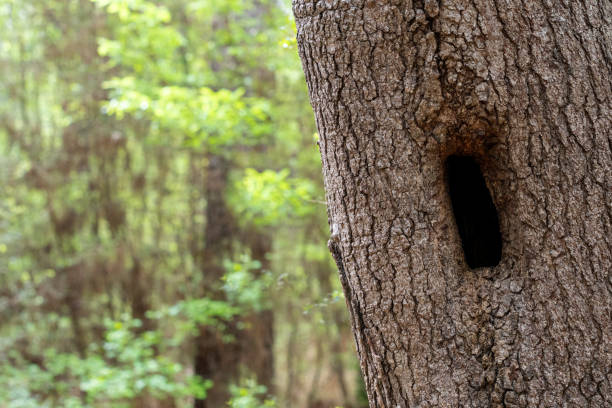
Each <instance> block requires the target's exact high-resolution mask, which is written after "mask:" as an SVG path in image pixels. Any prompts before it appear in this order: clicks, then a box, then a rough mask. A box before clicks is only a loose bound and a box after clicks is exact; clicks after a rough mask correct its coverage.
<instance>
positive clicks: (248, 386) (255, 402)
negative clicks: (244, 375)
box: [228, 379, 277, 408]
mask: <svg viewBox="0 0 612 408" xmlns="http://www.w3.org/2000/svg"><path fill="white" fill-rule="evenodd" d="M266 392H267V389H266V387H264V386H263V385H258V384H257V382H256V381H255V380H253V379H247V380H245V381H243V383H242V385H240V386H238V385H230V394H231V395H232V398H231V399H230V400H229V402H228V406H229V407H231V408H269V407H276V406H277V405H276V402H275V401H274V400H273V399H266V398H265V395H266ZM262 400H263V401H262Z"/></svg>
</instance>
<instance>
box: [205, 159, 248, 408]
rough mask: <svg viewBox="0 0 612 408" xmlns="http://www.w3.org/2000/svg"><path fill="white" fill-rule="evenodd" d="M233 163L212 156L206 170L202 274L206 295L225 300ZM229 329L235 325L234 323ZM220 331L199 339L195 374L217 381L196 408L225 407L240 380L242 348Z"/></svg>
mask: <svg viewBox="0 0 612 408" xmlns="http://www.w3.org/2000/svg"><path fill="white" fill-rule="evenodd" d="M229 170H230V162H229V161H228V160H227V159H226V158H224V157H223V156H220V155H214V154H209V155H208V166H207V168H206V182H205V183H206V186H205V190H206V191H205V193H206V227H205V231H204V250H203V253H202V272H203V273H204V289H205V294H206V296H209V297H213V298H217V299H222V298H223V293H222V292H221V291H220V289H219V284H220V279H221V277H222V276H223V274H224V273H225V270H224V268H223V259H224V258H225V257H228V256H229V251H230V246H231V237H232V230H233V219H232V216H231V213H230V211H229V208H227V204H226V202H225V191H226V189H227V183H228V176H229ZM229 326H232V324H231V322H230V324H229ZM228 331H229V332H230V333H227V332H226V333H221V332H220V331H219V330H218V328H214V327H202V328H201V329H200V333H199V335H198V336H197V338H196V339H195V344H196V355H195V360H194V371H195V374H197V375H199V376H201V377H202V378H205V379H210V380H212V381H213V387H212V388H211V389H210V390H209V391H208V393H207V396H206V399H204V400H199V399H198V400H196V401H195V403H194V407H195V408H208V407H222V406H224V405H225V403H226V402H227V401H228V400H229V392H228V390H227V386H228V384H229V383H230V382H231V381H232V380H233V379H234V378H235V377H236V374H237V372H238V365H239V363H240V357H239V347H238V345H237V343H236V342H228V341H227V340H225V339H224V338H223V336H224V335H225V334H232V333H231V332H232V331H233V327H228Z"/></svg>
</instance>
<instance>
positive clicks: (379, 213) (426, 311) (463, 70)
mask: <svg viewBox="0 0 612 408" xmlns="http://www.w3.org/2000/svg"><path fill="white" fill-rule="evenodd" d="M293 9H294V14H295V16H296V22H297V28H298V45H299V52H300V56H301V59H302V62H303V67H304V73H305V75H306V80H307V82H308V85H309V92H310V98H311V102H312V106H313V109H314V112H315V118H316V121H317V126H318V129H319V133H320V136H321V137H320V142H319V143H320V150H321V157H322V164H323V174H324V179H325V187H326V192H327V202H328V206H329V210H328V211H329V220H330V225H332V231H334V234H333V235H332V240H330V249H331V250H332V253H333V254H334V257H335V259H336V261H337V263H338V266H339V269H340V270H341V277H342V280H343V286H344V290H345V293H346V295H347V296H346V297H347V304H348V307H349V310H350V313H351V316H352V325H353V331H354V333H355V340H356V345H357V351H358V353H359V356H360V361H361V368H362V372H363V374H364V377H365V382H366V388H367V390H368V395H369V399H370V405H371V406H373V407H374V406H377V407H378V406H380V407H397V406H401V407H404V406H410V407H429V406H431V407H434V406H436V407H446V406H474V407H487V406H507V407H527V406H530V407H531V406H550V407H552V406H580V407H582V406H593V407H604V406H610V405H612V395H611V393H612V391H611V389H610V380H611V378H612V372H611V369H610V367H612V347H611V344H612V342H611V333H612V327H611V324H610V320H611V319H610V313H611V312H612V300H611V297H612V295H611V294H612V278H611V275H610V273H611V272H610V271H612V238H611V237H612V223H611V220H612V140H611V139H612V137H611V135H610V130H609V129H610V126H611V125H612V123H611V122H612V104H611V100H610V99H611V97H610V95H612V85H611V75H610V74H611V73H612V64H611V62H610V61H611V56H612V47H611V46H610V45H611V44H612V30H611V28H610V27H611V21H612V5H610V3H609V2H608V3H606V2H597V1H595V0H588V1H561V0H538V1H522V0H444V1H435V0H424V1H419V0H414V1H410V0H381V1H373V0H354V1H347V0H329V1H322V0H320V1H313V0H310V1H308V0H294V3H293ZM453 154H457V155H470V156H473V157H475V158H476V160H477V161H478V163H479V164H480V165H481V169H482V172H483V174H484V176H485V182H486V184H487V186H488V187H489V190H490V192H491V195H492V199H493V202H494V204H495V206H496V207H497V209H498V212H499V222H500V231H501V235H502V240H503V249H502V259H501V262H500V263H499V265H498V266H496V267H492V268H479V269H476V270H470V268H469V267H468V266H467V265H466V264H465V262H464V260H463V254H462V249H461V242H460V240H459V234H458V231H457V227H456V225H455V224H454V221H453V217H452V208H451V203H450V200H449V198H448V194H447V190H446V186H445V182H444V161H445V159H446V158H447V157H448V156H450V155H453Z"/></svg>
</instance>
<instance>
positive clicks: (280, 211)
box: [230, 168, 315, 226]
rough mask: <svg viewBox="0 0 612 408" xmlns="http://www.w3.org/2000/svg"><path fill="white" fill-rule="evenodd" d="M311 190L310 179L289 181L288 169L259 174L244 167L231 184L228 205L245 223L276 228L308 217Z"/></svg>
mask: <svg viewBox="0 0 612 408" xmlns="http://www.w3.org/2000/svg"><path fill="white" fill-rule="evenodd" d="M314 191H315V188H314V185H313V184H312V182H311V181H310V180H307V179H302V178H291V177H289V170H288V169H283V170H281V171H278V172H277V171H273V170H264V171H261V172H260V171H257V170H255V169H251V168H247V169H245V171H244V176H243V177H242V178H241V179H239V180H237V181H236V182H235V184H234V189H233V191H232V193H233V196H231V197H230V202H231V203H232V204H233V206H234V208H235V211H236V212H237V213H238V214H240V216H241V219H242V220H244V221H245V222H254V223H255V224H258V225H262V226H269V225H278V223H286V222H288V221H289V222H291V221H292V220H293V219H296V218H304V217H306V216H308V215H310V214H312V212H313V211H314V208H313V205H312V197H313V196H314Z"/></svg>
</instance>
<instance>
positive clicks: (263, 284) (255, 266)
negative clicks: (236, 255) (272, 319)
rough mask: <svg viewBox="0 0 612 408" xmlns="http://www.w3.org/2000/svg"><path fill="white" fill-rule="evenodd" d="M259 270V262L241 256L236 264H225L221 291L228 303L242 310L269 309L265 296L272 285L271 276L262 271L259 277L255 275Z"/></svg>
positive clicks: (267, 272) (231, 262)
mask: <svg viewBox="0 0 612 408" xmlns="http://www.w3.org/2000/svg"><path fill="white" fill-rule="evenodd" d="M260 268H261V262H259V261H257V260H253V259H251V258H250V257H249V256H247V255H243V256H242V258H241V259H240V260H239V261H238V262H234V261H229V260H227V261H226V262H225V270H226V271H227V272H226V273H225V275H224V276H223V291H224V292H225V293H226V295H227V299H228V301H230V302H231V303H232V304H235V305H238V306H239V307H241V308H242V310H244V311H245V312H246V311H249V310H254V311H261V310H262V309H265V308H269V307H270V301H269V299H267V295H268V293H269V290H270V288H271V286H272V285H273V276H272V274H271V272H270V271H263V274H262V275H261V276H259V277H257V276H256V275H255V273H256V272H257V271H259V270H260Z"/></svg>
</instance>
